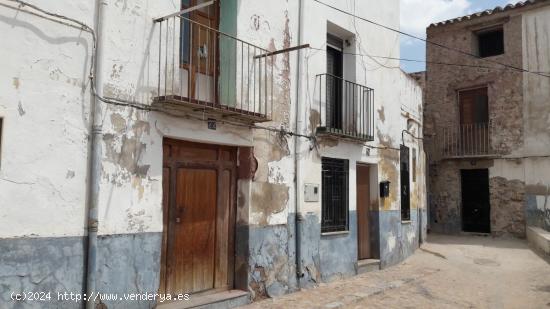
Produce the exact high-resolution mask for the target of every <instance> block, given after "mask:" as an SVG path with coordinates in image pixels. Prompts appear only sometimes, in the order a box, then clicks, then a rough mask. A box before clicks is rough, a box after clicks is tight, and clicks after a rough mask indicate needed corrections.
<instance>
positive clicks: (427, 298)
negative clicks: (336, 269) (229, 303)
mask: <svg viewBox="0 0 550 309" xmlns="http://www.w3.org/2000/svg"><path fill="white" fill-rule="evenodd" d="M245 308H249V309H252V308H550V261H548V260H545V259H543V258H542V257H540V256H539V255H537V254H536V253H534V252H533V251H531V250H530V249H529V248H528V247H527V245H526V242H525V241H522V240H516V239H495V238H492V237H483V236H442V235H430V236H429V238H428V243H425V244H424V245H423V246H422V248H421V249H419V250H417V252H416V253H415V254H414V255H413V256H412V257H410V258H409V259H407V260H406V261H405V262H404V263H402V264H400V265H397V266H394V267H390V268H387V269H385V270H382V271H378V272H371V273H366V274H363V275H359V276H357V277H353V278H350V279H347V280H343V281H335V282H331V283H328V284H322V285H321V286H320V287H319V288H316V289H311V290H305V291H302V292H298V293H294V294H289V295H286V296H283V297H280V298H276V299H267V300H264V301H260V302H256V303H254V304H252V305H249V306H247V307H245Z"/></svg>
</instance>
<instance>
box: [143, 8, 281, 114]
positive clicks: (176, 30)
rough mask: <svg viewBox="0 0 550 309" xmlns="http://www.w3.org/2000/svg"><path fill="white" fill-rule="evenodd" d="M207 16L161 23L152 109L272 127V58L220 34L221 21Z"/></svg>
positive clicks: (197, 14)
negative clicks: (259, 123) (270, 125)
mask: <svg viewBox="0 0 550 309" xmlns="http://www.w3.org/2000/svg"><path fill="white" fill-rule="evenodd" d="M211 15H213V16H217V14H211ZM209 16H210V15H208V14H205V13H204V12H202V11H197V12H193V13H187V14H181V15H180V14H174V16H171V17H167V18H164V19H162V20H157V23H158V28H159V34H160V36H159V37H160V40H159V46H158V66H159V67H158V87H157V92H158V94H157V96H156V97H155V98H154V101H153V105H155V106H157V108H162V109H169V110H171V111H173V110H176V111H177V112H182V111H183V112H185V113H197V114H201V116H205V115H206V117H209V118H224V119H229V120H232V121H239V122H244V123H258V122H265V121H269V120H270V118H271V116H272V108H273V96H274V95H273V74H274V72H273V63H274V58H273V56H272V55H269V51H268V50H266V49H263V48H261V47H259V46H256V45H254V44H252V43H248V42H245V41H243V40H241V39H238V38H237V37H236V36H234V35H231V34H228V33H225V32H222V31H219V30H218V27H219V21H218V20H215V19H212V18H210V17H209ZM222 26H223V25H222ZM231 27H234V25H229V26H227V25H226V26H225V28H228V29H229V28H231ZM235 31H236V30H235Z"/></svg>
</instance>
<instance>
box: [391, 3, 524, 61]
mask: <svg viewBox="0 0 550 309" xmlns="http://www.w3.org/2000/svg"><path fill="white" fill-rule="evenodd" d="M400 2H401V30H402V31H403V32H406V33H410V34H413V35H416V36H419V37H422V38H425V37H426V27H427V26H428V25H429V24H431V23H433V22H438V21H443V20H447V19H450V18H455V17H459V16H464V15H468V14H471V13H475V12H479V11H483V10H486V9H492V8H494V7H497V6H505V5H507V4H508V3H516V2H518V1H517V0H400ZM400 46H401V58H406V59H418V60H425V57H426V45H425V44H424V43H423V42H422V41H419V40H415V39H411V38H408V37H402V38H401V42H400ZM401 67H402V68H403V70H405V71H406V72H417V71H424V70H425V67H426V66H425V64H424V63H414V62H405V61H401Z"/></svg>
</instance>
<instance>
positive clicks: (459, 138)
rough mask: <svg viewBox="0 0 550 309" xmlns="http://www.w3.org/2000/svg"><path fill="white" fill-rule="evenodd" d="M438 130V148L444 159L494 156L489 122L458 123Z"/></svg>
mask: <svg viewBox="0 0 550 309" xmlns="http://www.w3.org/2000/svg"><path fill="white" fill-rule="evenodd" d="M438 131H439V132H438V134H437V136H438V138H437V144H438V150H439V152H440V156H441V157H442V158H444V159H452V158H476V157H491V156H495V152H494V151H493V148H492V146H491V126H490V124H489V123H469V124H458V125H455V126H448V127H443V128H439V130H438Z"/></svg>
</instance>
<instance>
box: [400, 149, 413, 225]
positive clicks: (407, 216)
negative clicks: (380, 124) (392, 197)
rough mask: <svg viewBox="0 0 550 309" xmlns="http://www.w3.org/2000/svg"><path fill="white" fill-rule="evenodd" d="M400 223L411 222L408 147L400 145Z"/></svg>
mask: <svg viewBox="0 0 550 309" xmlns="http://www.w3.org/2000/svg"><path fill="white" fill-rule="evenodd" d="M399 158H400V162H401V221H409V220H411V201H410V186H411V184H410V178H409V177H410V173H409V147H407V146H404V145H401V151H400V155H399Z"/></svg>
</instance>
